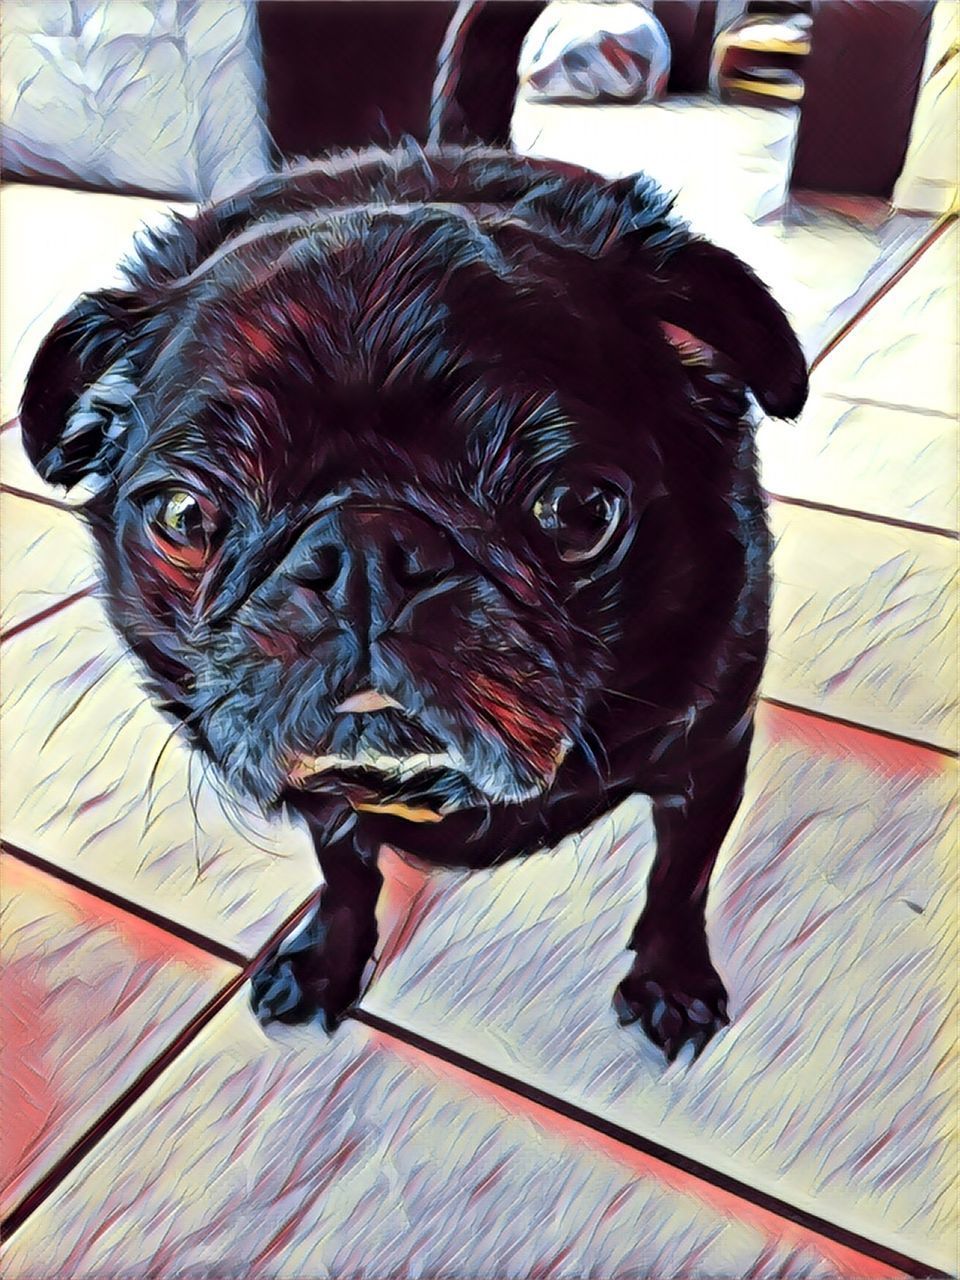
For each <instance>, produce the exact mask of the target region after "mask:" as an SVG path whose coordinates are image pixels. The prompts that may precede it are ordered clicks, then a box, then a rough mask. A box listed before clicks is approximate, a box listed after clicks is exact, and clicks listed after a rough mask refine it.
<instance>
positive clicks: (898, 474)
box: [757, 374, 960, 530]
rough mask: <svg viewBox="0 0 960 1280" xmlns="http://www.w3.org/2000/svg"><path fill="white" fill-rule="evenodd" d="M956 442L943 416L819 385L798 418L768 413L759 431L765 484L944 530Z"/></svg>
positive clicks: (950, 522)
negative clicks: (830, 392)
mask: <svg viewBox="0 0 960 1280" xmlns="http://www.w3.org/2000/svg"><path fill="white" fill-rule="evenodd" d="M813 381H814V386H815V387H816V386H818V384H819V379H818V377H817V375H816V374H814V379H813ZM958 444H960V435H958V430H957V424H956V423H955V422H951V421H950V420H949V419H948V418H943V417H940V416H939V415H935V414H925V413H911V412H910V411H909V410H906V409H888V408H885V407H883V406H880V405H873V404H861V403H858V402H856V401H852V400H846V399H842V398H840V397H837V396H830V395H823V394H820V393H819V392H815V393H814V394H813V395H812V396H811V398H810V400H809V401H808V403H807V407H806V408H805V409H804V411H803V415H802V416H801V418H800V420H799V421H798V422H795V423H794V422H776V421H774V420H773V419H770V418H767V419H764V421H763V422H762V423H761V424H760V428H759V431H758V433H757V449H758V452H759V455H760V467H761V478H762V482H763V484H764V487H765V488H766V489H767V490H768V491H769V492H771V493H776V494H779V495H781V496H783V497H790V498H800V499H803V500H804V501H807V502H817V503H824V504H826V505H827V506H833V507H840V508H843V509H846V510H853V511H864V512H867V513H869V514H870V515H878V516H883V517H885V518H887V519H892V520H905V521H908V522H910V523H914V524H923V525H930V526H932V527H935V528H938V529H948V530H955V529H956V528H957V479H956V477H957V448H958Z"/></svg>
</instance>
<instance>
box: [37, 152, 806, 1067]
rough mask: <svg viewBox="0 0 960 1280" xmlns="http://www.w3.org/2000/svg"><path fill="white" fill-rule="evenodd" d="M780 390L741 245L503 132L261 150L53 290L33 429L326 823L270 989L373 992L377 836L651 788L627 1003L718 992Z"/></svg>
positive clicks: (662, 1032) (536, 815)
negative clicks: (313, 159) (309, 902)
mask: <svg viewBox="0 0 960 1280" xmlns="http://www.w3.org/2000/svg"><path fill="white" fill-rule="evenodd" d="M751 393H752V395H753V396H754V397H755V398H756V399H757V401H759V403H760V405H761V406H762V407H763V408H764V409H766V410H767V411H768V412H770V413H772V414H777V415H782V416H793V415H795V414H796V413H798V412H799V410H800V408H801V406H802V404H803V400H804V396H805V393H806V373H805V368H804V362H803V358H802V355H801V352H800V349H799V347H798V345H797V342H796V340H795V338H794V336H793V334H792V332H791V330H790V327H789V325H788V324H787V322H786V320H785V319H784V317H783V315H782V313H781V312H780V310H779V309H778V307H777V306H776V304H775V303H774V302H773V301H772V299H771V298H770V296H769V294H768V293H767V292H766V290H765V289H764V287H763V286H762V285H761V284H760V282H759V281H758V280H757V279H756V278H755V277H754V276H753V275H752V274H751V273H750V271H749V270H748V269H747V268H746V267H745V266H744V265H743V264H742V263H740V262H739V261H738V260H737V259H736V258H734V257H733V256H732V255H730V254H729V253H726V252H725V251H723V250H721V249H718V248H715V247H714V246H712V245H710V244H708V243H706V242H704V241H702V240H700V239H697V238H696V237H694V236H693V235H691V234H690V232H689V231H688V230H687V229H686V228H685V227H684V226H683V225H682V224H681V223H679V222H677V221H675V220H673V219H672V217H671V215H670V211H669V205H668V202H667V201H666V200H665V199H664V198H663V197H662V196H661V195H660V193H659V192H658V191H657V190H656V188H654V187H653V186H652V185H651V184H650V183H649V182H647V181H646V180H644V179H637V178H632V179H628V180H623V181H618V182H612V183H610V182H605V181H603V180H602V179H600V178H598V177H596V176H594V175H592V174H589V173H586V172H581V171H579V170H574V169H570V168H566V167H561V166H557V165H552V164H549V163H545V162H537V161H532V160H523V159H519V158H517V157H514V156H510V155H507V154H501V153H499V152H492V151H484V150H473V149H467V150H460V149H456V148H440V149H437V150H436V151H431V152H428V153H426V154H424V153H422V152H416V153H413V152H412V151H411V150H410V149H407V150H401V151H398V152H396V153H385V152H381V151H371V152H365V153H359V154H356V155H350V156H346V157H343V158H341V159H339V160H336V161H330V162H327V163H320V164H315V165H311V166H307V167H303V168H299V169H293V170H290V171H288V172H287V173H284V174H281V175H276V176H273V177H270V178H268V179H266V180H265V181H263V182H262V183H261V184H260V185H258V186H256V187H254V188H252V189H251V190H249V191H247V192H246V193H244V194H242V195H240V196H237V197H234V198H232V199H230V200H228V201H226V202H224V203H222V204H220V205H217V206H214V207H212V208H209V209H207V210H205V211H203V212H201V213H200V214H199V215H197V216H196V217H194V218H191V219H181V220H179V221H177V222H176V223H175V224H174V225H173V226H172V227H171V228H170V229H168V230H166V231H164V232H162V233H159V234H154V235H153V236H152V238H150V239H149V240H148V241H147V242H146V243H145V244H143V245H142V246H141V250H140V255H139V258H138V260H137V261H136V262H135V263H134V264H133V265H131V266H130V267H129V269H128V284H127V287H126V288H122V289H114V290H110V291H107V292H103V293H99V294H93V295H90V296H87V297H84V298H82V299H81V300H80V301H79V302H78V303H77V304H76V306H75V307H74V308H73V310H72V311H71V312H70V313H69V314H68V315H67V316H65V317H64V318H63V319H62V320H61V321H60V322H59V323H58V324H57V325H56V327H55V328H54V329H53V331H52V332H51V333H50V335H49V336H48V337H47V339H46V341H45V342H44V344H43V345H42V347H41V349H40V351H39V353H38V354H37V357H36V359H35V361H34V364H33V368H32V370H31V373H30V377H29V381H28V385H27V388H26V391H25V394H24V399H23V412H22V423H23V432H24V439H25V441H26V446H27V449H28V451H29V454H30V456H31V458H32V460H33V462H34V463H35V465H36V467H37V469H38V470H39V471H40V473H41V475H43V476H44V477H45V478H46V479H47V480H49V481H51V482H53V483H58V484H62V485H73V484H75V483H77V482H79V481H81V480H82V481H85V482H86V484H87V488H88V491H89V494H90V496H89V497H88V498H87V499H86V502H85V506H84V514H85V517H86V518H87V519H88V520H89V522H90V525H91V527H92V529H93V531H94V533H95V535H96V539H97V542H98V546H99V549H100V555H101V558H102V563H103V570H104V579H105V587H106V591H107V594H108V598H109V602H110V609H111V613H112V617H113V620H114V622H115V624H116V626H117V628H118V629H119V631H120V632H121V634H122V635H123V637H124V638H125V640H126V641H127V643H128V645H129V646H130V648H131V649H132V650H133V652H134V653H135V654H136V655H137V656H138V658H139V660H140V662H141V663H142V665H143V667H144V668H145V670H146V671H147V672H148V673H149V676H150V680H151V687H152V689H153V692H154V696H155V697H156V699H157V700H158V702H159V703H160V704H161V705H162V706H163V707H164V708H165V709H166V711H167V712H168V714H169V715H171V716H172V717H175V718H176V719H177V720H178V721H179V722H180V724H181V725H182V728H183V732H184V733H185V734H187V735H189V737H190V738H191V739H192V741H193V742H194V743H195V744H196V745H197V746H198V747H199V748H200V749H201V750H202V751H203V752H204V753H206V755H207V756H208V757H209V758H210V760H211V761H212V762H213V763H214V764H215V765H216V766H217V768H218V769H219V771H220V772H221V774H222V775H223V777H224V778H225V779H226V781H227V783H228V784H229V785H230V786H231V787H233V788H235V789H236V790H237V791H238V792H240V793H243V794H244V795H245V796H247V797H249V798H251V799H252V800H254V801H255V802H257V803H258V804H259V805H260V806H262V807H263V808H264V809H265V810H267V811H270V810H278V809H280V808H286V809H288V810H290V811H293V812H295V813H297V814H299V815H301V816H302V819H303V821H305V822H306V823H307V824H308V825H309V828H310V830H311V832H312V834H313V836H314V839H315V843H316V848H317V855H318V858H319V861H320V866H321V869H322V872H323V879H324V884H325V887H324V889H323V893H322V896H321V898H320V904H319V908H318V911H317V913H316V915H315V917H314V918H313V919H312V920H311V922H310V923H309V926H308V927H307V928H306V930H305V931H303V932H302V933H301V934H300V935H299V936H298V937H297V939H296V940H295V941H294V942H293V943H290V944H288V947H287V949H286V950H285V951H282V952H281V954H278V955H276V956H274V957H273V959H272V960H271V961H270V962H269V963H268V964H267V965H266V966H265V967H264V968H263V970H262V971H261V972H260V973H259V975H258V976H257V978H256V979H255V982H254V1002H255V1007H256V1010H257V1012H258V1014H259V1015H260V1016H261V1017H262V1018H264V1019H267V1018H280V1019H286V1020H296V1019H302V1018H305V1017H308V1016H313V1015H316V1014H320V1015H321V1016H322V1019H323V1021H324V1022H325V1025H326V1026H327V1027H328V1028H330V1029H332V1028H333V1027H334V1026H335V1025H336V1023H337V1021H338V1020H339V1019H340V1018H341V1017H342V1015H343V1014H344V1012H345V1010H346V1009H348V1008H349V1006H350V1005H351V1003H352V1002H354V1001H355V1000H356V999H357V997H358V994H359V990H360V982H361V975H362V973H363V970H364V967H365V965H366V963H367V961H368V960H369V958H370V956H371V954H372V952H373V948H374V945H375V943H376V922H375V915H374V908H375V905H376V901H377V894H378V890H379V888H380V883H381V878H380V874H379V872H378V870H377V853H378V849H379V848H380V846H381V845H382V844H384V843H390V844H395V845H397V846H399V847H400V848H403V849H406V850H409V851H410V852H412V853H414V854H416V855H418V856H420V857H421V858H425V859H427V860H430V861H433V862H436V863H440V864H444V865H459V866H469V867H480V866H489V865H491V864H494V863H498V862H501V861H505V860H507V859H511V858H515V857H517V856H519V855H526V854H530V853H533V852H535V851H536V850H537V849H541V848H543V847H544V846H547V845H550V844H552V843H553V842H555V841H557V840H559V839H560V838H561V837H563V836H564V835H566V834H568V833H570V832H573V831H576V830H578V829H580V828H582V827H583V826H585V825H586V824H587V823H589V822H590V821H591V820H592V819H594V818H596V817H597V816H598V815H600V814H602V813H604V812H605V811H607V810H608V809H610V808H611V807H612V806H614V805H616V804H617V803H618V802H619V801H621V800H622V799H623V798H624V797H626V796H627V795H629V794H630V793H631V792H634V791H643V792H645V793H647V794H649V795H650V796H651V797H652V800H653V815H654V821H655V825H656V832H657V840H658V849H657V855H656V860H655V865H654V868H653V871H652V874H651V877H650V882H649V885H648V886H647V890H646V899H645V902H644V905H643V909H642V912H641V914H640V918H639V920H638V921H637V923H636V925H635V927H634V930H633V933H632V934H631V935H630V937H629V947H630V948H631V949H632V950H633V951H634V952H635V953H636V954H635V959H634V961H633V965H632V968H631V970H630V972H629V973H628V975H627V977H626V978H625V979H624V981H623V982H622V983H621V985H620V987H619V989H618V991H617V992H616V994H615V998H614V1003H615V1007H616V1011H617V1013H618V1015H619V1018H620V1020H621V1021H623V1022H629V1021H633V1020H637V1019H639V1021H640V1022H641V1023H642V1025H643V1028H644V1030H645V1031H646V1032H647V1034H648V1035H649V1036H650V1037H651V1038H652V1039H653V1040H654V1041H656V1043H657V1044H659V1045H661V1046H662V1047H663V1049H664V1050H665V1051H666V1053H667V1054H668V1056H671V1057H673V1056H675V1055H676V1053H677V1052H678V1051H679V1049H680V1048H681V1046H682V1045H683V1044H684V1043H686V1042H692V1044H693V1046H694V1049H695V1050H696V1051H698V1052H699V1050H700V1049H701V1048H702V1047H703V1045H704V1044H706V1042H707V1040H708V1039H709V1038H710V1036H711V1035H712V1034H713V1032H714V1031H715V1030H716V1029H717V1028H718V1027H719V1026H720V1025H722V1024H723V1023H724V1022H725V1021H726V1020H727V1013H726V994H725V991H724V987H723V984H722V982H721V980H720V978H719V976H718V974H717V972H716V970H715V969H714V967H713V965H712V963H711V961H710V956H709V953H708V949H707V941H706V936H705V932H704V916H705V905H706V897H707V887H708V882H709V878H710V873H711V870H712V867H713V863H714V860H715V857H716V854H717V851H718V848H719V846H720V843H721V841H722V840H723V838H724V835H725V834H726V832H727V829H728V827H729V825H730V822H731V820H732V818H733V816H734V813H735V811H736V809H737V806H738V804H739V802H740V798H741V793H742V785H743V777H744V770H745V767H746V762H747V755H748V752H749V748H750V739H751V731H752V710H753V702H754V698H755V693H756V688H757V683H758V680H759V676H760V671H761V667H762V664H763V659H764V651H765V645H766V614H767V561H768V541H767V532H766V527H765V522H764V514H763V509H762V502H761V497H760V493H759V489H758V485H757V480H756V477H755V471H754V461H753V446H752V440H751V434H750V428H749V423H748V417H749V415H748V402H747V397H748V394H751ZM637 892H638V902H639V900H640V899H642V897H643V886H641V885H638V886H637Z"/></svg>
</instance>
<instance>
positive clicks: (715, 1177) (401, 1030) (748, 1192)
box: [348, 1009, 948, 1280]
mask: <svg viewBox="0 0 960 1280" xmlns="http://www.w3.org/2000/svg"><path fill="white" fill-rule="evenodd" d="M348 1016H349V1017H350V1018H352V1019H354V1020H355V1021H357V1022H360V1023H363V1025H364V1026H367V1027H371V1028H372V1029H373V1030H376V1031H379V1032H381V1033H382V1034H384V1035H386V1036H390V1037H392V1038H393V1039H395V1040H399V1041H401V1042H402V1043H404V1044H407V1045H410V1047H411V1048H414V1049H419V1050H420V1051H421V1052H423V1053H425V1054H429V1055H431V1056H433V1057H435V1058H439V1059H440V1060H441V1061H443V1062H447V1063H449V1064H450V1065H451V1066H454V1067H459V1068H460V1069H461V1070H462V1071H466V1072H469V1073H470V1074H471V1075H474V1076H478V1077H479V1078H480V1079H482V1080H486V1081H487V1082H488V1083H490V1084H494V1085H498V1086H499V1087H500V1088H501V1089H505V1090H506V1091H507V1092H509V1093H512V1094H515V1095H516V1096H518V1097H521V1098H524V1099H525V1100H526V1101H528V1102H532V1103H534V1104H536V1105H537V1106H540V1107H543V1108H544V1109H545V1110H547V1111H550V1112H553V1113H554V1114H555V1115H559V1116H562V1117H563V1118H564V1119H566V1120H570V1121H572V1122H573V1123H574V1124H578V1125H581V1126H583V1128H585V1129H588V1130H590V1131H591V1132H593V1133H599V1134H602V1135H603V1136H604V1137H606V1138H610V1139H612V1141H614V1142H619V1143H620V1144H621V1145H622V1146H625V1147H629V1148H631V1149H632V1150H634V1151H640V1152H642V1153H643V1154H644V1155H647V1156H651V1157H653V1158H654V1159H655V1160H660V1161H661V1162H662V1163H664V1164H667V1165H670V1166H671V1167H672V1168H675V1169H680V1170H682V1172H684V1173H687V1174H690V1175H692V1176H693V1177H695V1178H698V1179H699V1180H700V1181H701V1182H707V1183H709V1184H710V1185H711V1186H714V1187H718V1188H719V1189H721V1190H723V1191H727V1192H730V1193H731V1194H733V1195H735V1196H737V1197H738V1198H739V1199H741V1200H746V1201H747V1202H748V1203H750V1204H754V1205H756V1206H757V1207H758V1208H761V1209H766V1210H768V1211H769V1212H771V1213H773V1214H775V1215H776V1216H777V1217H780V1218H783V1219H785V1220H787V1221H788V1222H792V1223H794V1224H795V1225H797V1226H800V1227H803V1228H804V1229H806V1230H808V1231H812V1232H814V1233H815V1234H817V1235H821V1236H824V1237H825V1238H826V1239H828V1240H832V1241H833V1242H834V1243H836V1244H840V1245H844V1246H846V1247H847V1248H849V1249H852V1250H854V1251H855V1252H858V1253H862V1254H866V1255H867V1257H870V1258H873V1259H875V1260H877V1261H878V1262H883V1263H886V1264H887V1265H890V1266H894V1267H897V1268H898V1269H899V1270H901V1271H903V1272H905V1273H906V1274H907V1275H909V1276H920V1277H935V1278H936V1280H940V1278H941V1277H942V1278H943V1280H948V1273H947V1272H945V1271H940V1270H938V1269H937V1268H936V1267H930V1266H928V1265H927V1264H925V1263H923V1262H920V1261H918V1260H917V1259H916V1258H912V1257H909V1256H908V1255H907V1254H903V1253H900V1252H898V1251H897V1250H896V1249H890V1248H888V1247H887V1246H886V1245H882V1244H877V1243H875V1242H874V1241H872V1240H869V1239H868V1238H867V1237H866V1236H861V1235H858V1234H857V1233H856V1232H855V1231H848V1230H847V1229H846V1228H845V1227H839V1226H837V1225H836V1224H835V1223H832V1222H829V1221H828V1220H827V1219H826V1218H821V1217H818V1216H817V1215H816V1214H814V1213H810V1212H809V1211H808V1210H806V1209H798V1208H797V1207H796V1206H795V1205H792V1204H790V1203H789V1202H788V1201H786V1200H781V1199H780V1198H779V1197H778V1196H774V1195H771V1194H769V1193H768V1192H766V1191H760V1190H758V1189H757V1188H756V1187H753V1186H751V1185H750V1184H749V1183H747V1182H741V1181H740V1180H739V1179H738V1178H734V1177H733V1176H732V1175H730V1174H726V1173H722V1172H721V1171H719V1170H717V1169H713V1168H711V1167H710V1166H709V1165H706V1164H703V1163H702V1162H701V1161H699V1160H695V1159H694V1158H693V1157H692V1156H685V1155H682V1154H681V1153H679V1152H676V1151H673V1150H672V1149H671V1148H670V1147H665V1146H663V1145H662V1144H661V1143H659V1142H655V1141H653V1139H651V1138H644V1137H641V1136H640V1135H639V1134H636V1133H633V1132H632V1131H631V1130H630V1129H625V1128H624V1127H623V1126H622V1125H618V1124H615V1123H614V1122H613V1121H612V1120H605V1119H603V1118H602V1117H601V1116H597V1115H594V1114H593V1112H591V1111H587V1110H585V1109H584V1108H583V1107H579V1106H577V1105H576V1103H573V1102H567V1101H566V1099H564V1098H561V1097H558V1096H557V1095H556V1094H553V1093H548V1092H547V1091H546V1090H545V1089H540V1088H539V1087H538V1086H537V1085H533V1084H528V1083H526V1082H524V1081H522V1080H517V1079H516V1078H515V1077H513V1076H510V1075H507V1074H506V1072H503V1071H499V1070H497V1068H496V1067H489V1066H487V1065H486V1064H484V1063H482V1062H478V1061H477V1060H476V1059H475V1058H470V1057H468V1056H467V1055H466V1054H463V1053H460V1052H458V1051H457V1050H456V1049H450V1048H448V1047H447V1046H446V1045H443V1044H440V1043H438V1042H437V1041H435V1040H430V1039H428V1038H427V1037H426V1036H422V1035H419V1034H418V1033H417V1032H415V1031H411V1030H409V1029H408V1028H407V1027H404V1026H401V1025H399V1024H397V1023H395V1022H391V1021H389V1020H388V1019H386V1018H383V1017H381V1016H380V1015H379V1014H376V1013H368V1012H367V1011H366V1010H364V1009H355V1010H352V1011H351V1012H350V1014H349V1015H348Z"/></svg>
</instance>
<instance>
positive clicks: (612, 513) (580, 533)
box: [533, 480, 626, 564]
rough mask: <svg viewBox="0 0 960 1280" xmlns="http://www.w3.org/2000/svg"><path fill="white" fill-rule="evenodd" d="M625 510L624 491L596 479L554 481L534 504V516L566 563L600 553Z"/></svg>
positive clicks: (587, 558) (607, 544)
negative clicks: (621, 491)
mask: <svg viewBox="0 0 960 1280" xmlns="http://www.w3.org/2000/svg"><path fill="white" fill-rule="evenodd" d="M625 510H626V498H625V497H624V495H623V494H622V493H620V492H619V491H618V490H617V489H615V488H613V487H612V486H610V485H605V484H603V483H597V482H596V481H594V480H582V481H575V480H574V481H559V482H557V483H555V484H551V485H549V486H548V487H547V488H546V489H544V490H543V491H542V493H541V494H540V496H539V497H538V498H537V500H536V502H534V504H533V515H534V517H535V519H536V520H537V522H538V523H539V525H540V527H541V529H543V530H544V532H545V533H548V534H549V535H550V537H551V538H552V539H553V541H554V543H555V544H556V547H557V551H558V553H559V555H560V559H561V560H564V561H566V562H567V564H579V563H582V562H583V561H584V560H592V559H593V558H594V557H595V556H598V555H600V553H601V552H602V551H603V550H605V548H607V547H608V546H609V545H610V543H611V541H612V539H613V536H614V534H615V533H616V532H617V530H618V528H619V527H620V523H621V521H622V520H623V516H624V512H625Z"/></svg>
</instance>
